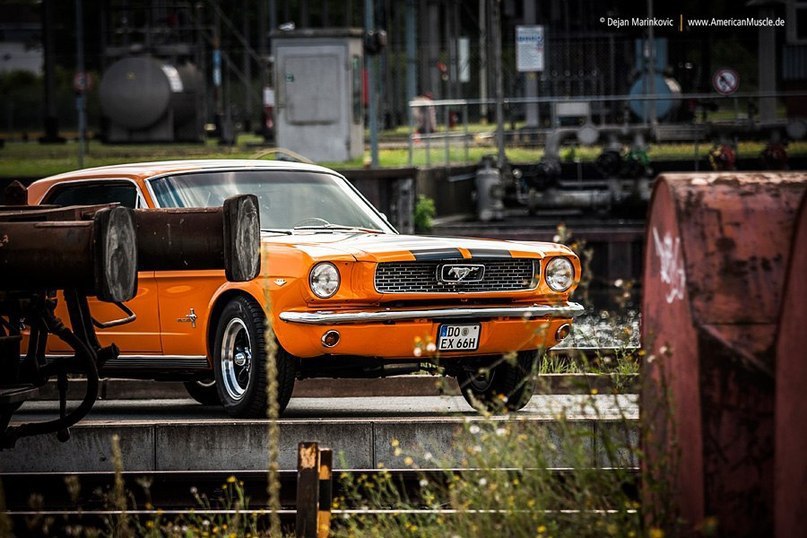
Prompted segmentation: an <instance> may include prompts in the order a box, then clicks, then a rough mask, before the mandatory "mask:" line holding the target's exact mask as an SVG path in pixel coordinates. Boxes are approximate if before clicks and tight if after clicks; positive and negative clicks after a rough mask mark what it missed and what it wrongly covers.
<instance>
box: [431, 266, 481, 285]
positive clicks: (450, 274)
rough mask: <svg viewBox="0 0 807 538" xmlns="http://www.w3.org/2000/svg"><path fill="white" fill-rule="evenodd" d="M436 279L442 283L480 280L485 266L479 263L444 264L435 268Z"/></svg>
mask: <svg viewBox="0 0 807 538" xmlns="http://www.w3.org/2000/svg"><path fill="white" fill-rule="evenodd" d="M437 275H438V280H439V281H440V282H443V283H444V284H460V283H468V282H481V281H482V279H483V278H484V276H485V266H484V265H481V264H449V263H447V264H444V265H440V266H439V267H438V270H437Z"/></svg>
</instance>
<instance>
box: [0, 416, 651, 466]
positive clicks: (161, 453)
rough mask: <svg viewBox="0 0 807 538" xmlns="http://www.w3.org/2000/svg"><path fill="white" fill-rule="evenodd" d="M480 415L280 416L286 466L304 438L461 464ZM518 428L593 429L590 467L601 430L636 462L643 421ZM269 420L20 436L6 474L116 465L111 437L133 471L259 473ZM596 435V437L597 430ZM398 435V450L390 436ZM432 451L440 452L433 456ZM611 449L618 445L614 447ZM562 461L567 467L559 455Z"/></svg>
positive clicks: (355, 452) (596, 458) (355, 454)
mask: <svg viewBox="0 0 807 538" xmlns="http://www.w3.org/2000/svg"><path fill="white" fill-rule="evenodd" d="M479 420H482V419H481V418H477V417H463V416H452V417H435V418H419V419H417V420H414V419H412V418H398V419H330V420H327V421H325V420H321V419H320V420H281V421H280V442H281V448H280V467H281V469H294V468H295V466H296V463H297V455H296V447H297V443H298V442H299V441H303V440H305V441H318V442H319V443H320V444H321V445H322V446H328V447H331V448H333V449H334V452H335V453H336V459H335V463H336V466H337V467H339V468H365V469H366V468H377V467H378V466H379V465H381V464H383V465H384V466H385V467H387V468H406V467H408V465H407V464H406V462H405V461H404V458H406V456H410V457H412V458H414V460H415V462H416V463H417V464H418V465H420V466H421V467H422V468H430V467H434V466H436V465H437V464H438V463H439V464H440V465H445V464H446V463H447V460H448V462H449V463H450V462H454V465H460V464H461V450H462V448H463V447H462V446H458V443H456V442H455V436H456V434H457V432H459V431H461V430H462V429H463V428H464V427H465V426H466V425H467V424H468V422H469V421H470V422H474V421H479ZM494 420H497V421H499V422H501V424H502V425H507V426H508V428H509V430H510V431H511V432H514V433H517V432H518V430H519V429H523V428H524V427H526V425H527V424H531V425H532V426H535V427H538V428H542V429H546V431H547V433H548V435H549V437H550V439H551V438H553V437H555V438H556V437H557V436H558V435H560V433H561V431H562V429H563V428H565V429H567V430H569V429H572V430H576V431H577V430H584V432H583V433H591V435H590V436H589V437H587V438H588V439H590V442H588V447H587V450H588V451H589V453H590V457H591V465H592V466H597V465H605V464H608V463H611V462H609V461H608V458H607V456H606V454H607V453H608V452H607V451H605V450H604V447H602V446H598V444H597V442H596V441H595V439H597V438H598V436H599V434H601V433H608V435H613V438H614V441H613V443H614V445H615V446H616V447H617V449H618V453H619V454H620V456H621V457H624V458H625V460H627V461H623V462H622V463H623V464H624V463H630V464H634V465H635V461H634V460H633V454H634V452H633V451H630V450H628V446H629V445H633V446H635V445H636V440H637V439H638V424H637V422H636V421H635V420H626V421H615V420H596V419H586V418H581V419H571V420H568V421H565V422H564V423H563V425H561V424H559V423H557V422H554V421H552V420H547V419H545V418H532V417H524V416H519V415H514V416H512V417H502V418H497V419H494ZM267 424H268V423H267V421H231V420H206V421H191V422H176V421H175V422H152V423H124V424H115V423H106V424H103V423H90V424H79V425H78V426H75V427H73V428H72V429H71V432H72V437H71V439H70V440H69V441H68V442H66V443H60V442H59V441H57V440H56V438H55V436H52V435H50V436H37V437H29V438H24V439H20V440H19V441H18V442H17V445H16V447H15V448H14V449H11V450H5V451H3V452H2V458H0V473H17V472H90V471H107V472H109V471H112V470H113V462H112V455H111V454H112V450H111V439H112V435H113V434H117V435H119V436H120V439H121V448H122V452H123V459H124V461H123V466H124V469H125V470H127V471H188V470H199V471H202V470H215V469H227V470H232V471H258V470H265V469H266V468H267V454H268V449H267V447H268V441H267ZM595 433H597V435H594V434H595ZM393 439H397V440H398V441H399V446H398V448H399V449H400V452H397V451H396V450H395V448H393V446H392V440H393ZM427 452H430V453H431V454H433V455H434V458H435V459H437V460H439V461H438V462H435V461H434V460H430V459H427V457H426V453H427ZM611 453H613V450H611ZM552 464H553V465H556V466H565V465H567V464H568V462H566V461H564V455H563V454H558V456H557V461H554V462H552Z"/></svg>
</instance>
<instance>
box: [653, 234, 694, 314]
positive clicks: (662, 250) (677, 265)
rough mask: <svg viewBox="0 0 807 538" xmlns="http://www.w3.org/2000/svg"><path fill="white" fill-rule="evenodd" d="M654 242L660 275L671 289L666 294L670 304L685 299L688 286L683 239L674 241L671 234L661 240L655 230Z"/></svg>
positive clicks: (665, 235) (677, 238)
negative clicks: (683, 258)
mask: <svg viewBox="0 0 807 538" xmlns="http://www.w3.org/2000/svg"><path fill="white" fill-rule="evenodd" d="M653 242H654V243H655V245H656V254H657V255H658V258H659V262H660V264H661V268H660V270H659V274H660V276H661V281H662V282H664V283H665V284H667V285H669V287H670V289H669V290H668V291H667V293H666V294H665V296H664V297H665V299H667V303H668V304H672V302H673V301H675V300H676V299H678V300H681V299H683V298H684V287H685V286H686V273H684V262H683V260H682V258H681V238H679V237H676V238H675V239H674V240H673V238H672V236H671V235H670V233H669V232H667V233H665V234H664V239H663V240H661V239H660V238H659V235H658V229H656V228H655V227H654V228H653Z"/></svg>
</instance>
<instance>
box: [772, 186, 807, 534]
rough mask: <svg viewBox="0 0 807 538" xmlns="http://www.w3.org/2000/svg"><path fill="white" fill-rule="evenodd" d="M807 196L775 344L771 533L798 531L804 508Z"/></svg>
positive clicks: (806, 479) (806, 474)
mask: <svg viewBox="0 0 807 538" xmlns="http://www.w3.org/2000/svg"><path fill="white" fill-rule="evenodd" d="M805 277H807V195H805V196H804V197H803V198H802V203H801V210H800V211H799V217H798V220H797V222H796V230H795V233H794V235H793V250H792V251H791V254H790V268H789V269H788V274H787V281H786V284H785V288H784V289H785V291H784V294H783V296H782V313H781V317H780V322H779V335H778V338H777V340H778V341H777V346H776V442H775V446H776V455H775V458H774V462H775V468H776V469H775V472H774V502H775V508H774V520H775V530H776V536H778V537H781V538H785V537H787V536H799V535H800V534H802V535H803V534H804V509H805V508H806V507H807V399H805V397H804V388H805V387H807V330H805V327H807V278H805Z"/></svg>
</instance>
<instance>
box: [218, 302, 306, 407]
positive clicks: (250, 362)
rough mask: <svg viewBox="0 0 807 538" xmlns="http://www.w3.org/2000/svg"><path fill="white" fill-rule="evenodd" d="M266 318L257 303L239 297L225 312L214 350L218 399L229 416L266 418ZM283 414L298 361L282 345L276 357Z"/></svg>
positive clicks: (221, 319)
mask: <svg viewBox="0 0 807 538" xmlns="http://www.w3.org/2000/svg"><path fill="white" fill-rule="evenodd" d="M265 319H266V318H265V316H264V315H263V310H262V309H261V308H260V307H259V306H258V304H257V303H255V302H254V301H252V300H250V299H248V298H246V297H236V298H235V299H233V300H231V301H230V302H229V303H227V305H226V306H225V307H224V310H222V313H221V317H220V318H219V323H218V326H217V328H216V339H215V344H214V346H215V347H214V348H213V359H214V366H213V368H214V372H215V377H216V386H217V387H218V394H219V399H220V400H221V403H222V405H223V406H224V409H225V410H226V411H227V413H228V414H229V415H230V416H233V417H239V418H264V417H266V408H267V406H266V402H267V398H266V339H265V335H264V324H265ZM275 360H276V363H277V373H278V395H277V397H278V404H279V407H280V411H281V412H282V411H283V410H284V409H285V408H286V406H287V405H288V403H289V400H290V399H291V392H292V390H293V389H294V378H295V373H296V372H295V359H294V357H292V356H291V355H289V354H288V353H286V352H285V350H283V349H282V348H280V346H278V350H277V353H276V356H275Z"/></svg>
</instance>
